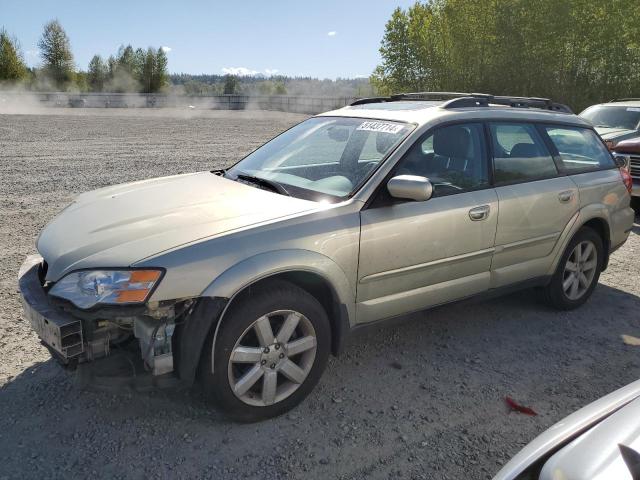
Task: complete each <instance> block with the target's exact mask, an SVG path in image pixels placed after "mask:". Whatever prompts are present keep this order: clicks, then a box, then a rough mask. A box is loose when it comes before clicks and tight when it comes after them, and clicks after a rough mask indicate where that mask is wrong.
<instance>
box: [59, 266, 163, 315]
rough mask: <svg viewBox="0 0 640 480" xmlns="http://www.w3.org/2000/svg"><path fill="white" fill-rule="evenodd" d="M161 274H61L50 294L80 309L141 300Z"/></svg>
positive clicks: (136, 272)
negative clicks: (63, 275) (62, 275)
mask: <svg viewBox="0 0 640 480" xmlns="http://www.w3.org/2000/svg"><path fill="white" fill-rule="evenodd" d="M161 277H162V270H137V269H136V270H80V271H77V272H72V273H70V274H68V275H66V276H65V277H63V278H62V280H60V281H58V282H57V283H56V284H55V285H54V286H53V288H51V290H50V291H49V293H50V294H51V295H53V296H54V297H59V298H64V299H66V300H69V301H70V302H71V303H73V304H74V305H75V306H77V307H79V308H90V307H93V306H94V305H96V304H98V303H100V304H108V305H122V304H135V303H143V302H145V301H146V300H147V298H148V297H149V295H150V294H151V291H152V290H153V289H154V287H155V286H156V285H157V284H158V282H159V281H160V278H161Z"/></svg>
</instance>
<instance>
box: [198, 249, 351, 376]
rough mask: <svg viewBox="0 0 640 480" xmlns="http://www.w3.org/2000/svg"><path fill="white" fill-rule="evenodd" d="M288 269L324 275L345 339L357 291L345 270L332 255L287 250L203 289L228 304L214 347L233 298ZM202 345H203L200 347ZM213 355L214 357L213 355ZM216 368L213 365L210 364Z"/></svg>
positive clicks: (239, 267) (252, 261)
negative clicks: (338, 311) (337, 309)
mask: <svg viewBox="0 0 640 480" xmlns="http://www.w3.org/2000/svg"><path fill="white" fill-rule="evenodd" d="M285 272H310V273H314V274H316V275H319V276H320V277H322V278H324V279H325V280H326V281H327V283H328V284H329V285H330V286H331V288H332V290H333V293H334V295H335V297H336V299H337V301H338V302H339V303H340V311H341V315H340V316H341V317H343V318H341V319H339V322H338V324H339V327H338V329H339V332H337V334H338V337H339V338H338V340H339V341H340V342H343V341H344V338H345V337H346V335H347V334H348V331H349V330H350V329H351V328H352V327H353V326H354V322H355V294H354V292H353V289H352V288H351V284H350V282H349V280H348V278H347V275H346V274H345V272H344V270H342V268H340V267H339V266H338V264H336V263H335V262H334V261H333V260H331V259H330V258H328V257H326V256H324V255H322V254H320V253H317V252H313V251H310V250H303V249H286V250H276V251H271V252H264V253H260V254H258V255H254V256H253V257H250V258H248V259H246V260H243V261H241V262H239V263H237V264H236V265H234V266H233V267H230V268H229V269H227V270H225V271H224V272H223V273H222V274H220V275H219V276H218V277H217V278H216V279H215V280H214V281H213V282H211V283H210V284H209V286H207V288H206V289H205V290H204V291H203V292H202V294H201V297H204V298H225V299H228V302H226V305H225V307H224V309H223V310H222V312H221V313H220V315H219V318H218V319H217V324H216V329H215V333H214V336H213V345H214V348H215V344H216V339H217V337H218V331H219V329H220V325H221V323H222V319H223V318H224V315H225V313H226V312H227V309H228V307H229V305H230V304H231V303H232V301H233V299H234V297H235V296H236V295H238V294H239V293H240V292H241V291H242V290H244V289H245V288H246V287H248V286H249V285H252V284H254V283H256V282H258V281H260V280H262V279H265V278H268V277H271V276H274V275H277V274H279V273H285ZM201 349H202V345H200V349H199V350H201ZM212 358H213V356H212ZM211 369H212V371H213V365H211Z"/></svg>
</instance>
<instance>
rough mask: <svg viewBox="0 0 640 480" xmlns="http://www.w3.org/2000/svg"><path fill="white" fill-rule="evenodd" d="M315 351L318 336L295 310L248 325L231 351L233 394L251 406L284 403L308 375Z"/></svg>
mask: <svg viewBox="0 0 640 480" xmlns="http://www.w3.org/2000/svg"><path fill="white" fill-rule="evenodd" d="M274 332H277V333H276V334H274ZM316 349H317V339H316V333H315V330H314V328H313V325H312V324H311V322H310V321H309V319H308V318H307V317H305V316H304V315H302V314H301V313H299V312H296V311H293V310H277V311H274V312H271V313H267V314H266V315H263V316H261V317H260V318H258V319H257V320H255V321H254V322H253V323H252V324H251V325H249V327H248V328H247V329H246V330H245V331H244V332H243V333H242V335H240V338H239V339H238V341H237V342H236V344H235V346H234V347H233V350H232V351H231V355H230V357H229V366H228V376H229V385H230V386H231V390H232V391H233V393H234V395H235V396H236V397H237V398H239V399H240V400H241V401H243V402H244V403H246V404H248V405H252V406H262V407H264V406H268V405H273V404H274V403H277V402H281V401H282V400H284V399H285V398H287V397H289V396H290V395H291V394H292V393H293V392H295V391H296V390H297V389H298V387H300V385H302V383H303V382H304V381H305V379H306V378H307V376H308V375H309V372H310V371H311V367H312V366H313V361H314V359H315V356H316Z"/></svg>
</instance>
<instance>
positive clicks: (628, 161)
mask: <svg viewBox="0 0 640 480" xmlns="http://www.w3.org/2000/svg"><path fill="white" fill-rule="evenodd" d="M613 153H614V155H615V156H616V157H621V158H622V161H623V162H624V164H625V165H626V166H627V169H628V171H629V175H630V176H631V178H632V181H633V190H632V191H631V195H632V196H633V197H635V198H634V200H635V202H634V204H635V205H636V209H637V205H638V203H639V200H640V199H639V198H638V197H640V137H637V138H630V139H629V140H622V141H621V142H618V143H617V144H616V146H615V147H613Z"/></svg>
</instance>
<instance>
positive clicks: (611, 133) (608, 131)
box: [595, 127, 638, 140]
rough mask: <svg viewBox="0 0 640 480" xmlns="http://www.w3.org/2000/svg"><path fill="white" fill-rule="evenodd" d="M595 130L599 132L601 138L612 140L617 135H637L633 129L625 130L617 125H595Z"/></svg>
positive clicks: (617, 136)
mask: <svg viewBox="0 0 640 480" xmlns="http://www.w3.org/2000/svg"><path fill="white" fill-rule="evenodd" d="M595 128H596V132H598V134H600V136H601V137H602V138H603V140H614V139H617V138H619V137H625V138H626V137H627V136H629V135H637V134H638V132H637V131H635V130H627V129H626V128H619V127H595Z"/></svg>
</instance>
